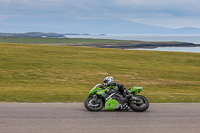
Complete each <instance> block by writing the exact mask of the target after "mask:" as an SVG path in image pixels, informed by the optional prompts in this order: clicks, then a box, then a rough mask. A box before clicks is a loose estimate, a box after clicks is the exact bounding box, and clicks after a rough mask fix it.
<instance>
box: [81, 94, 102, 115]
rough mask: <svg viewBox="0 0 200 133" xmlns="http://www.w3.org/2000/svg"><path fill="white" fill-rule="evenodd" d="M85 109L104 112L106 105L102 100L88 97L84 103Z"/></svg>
mask: <svg viewBox="0 0 200 133" xmlns="http://www.w3.org/2000/svg"><path fill="white" fill-rule="evenodd" d="M84 105H85V108H86V109H87V110H89V111H100V110H102V108H103V106H104V103H103V101H102V99H101V98H99V97H98V98H97V99H93V97H92V96H90V97H88V98H87V99H86V100H85V102H84Z"/></svg>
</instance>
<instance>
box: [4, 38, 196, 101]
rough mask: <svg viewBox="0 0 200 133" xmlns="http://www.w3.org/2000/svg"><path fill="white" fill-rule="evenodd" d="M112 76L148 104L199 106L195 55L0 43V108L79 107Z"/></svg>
mask: <svg viewBox="0 0 200 133" xmlns="http://www.w3.org/2000/svg"><path fill="white" fill-rule="evenodd" d="M0 42H2V41H0ZM110 75H111V76H113V77H114V78H115V79H116V81H118V82H119V83H123V84H124V85H125V86H126V87H127V88H131V87H132V86H133V85H135V86H143V87H144V90H143V91H142V93H141V95H144V96H146V97H147V98H148V99H149V101H150V102H200V54H199V53H181V52H179V53H178V52H158V51H137V50H120V49H103V48H89V47H75V46H48V45H35V44H34V45H31V44H29V45H28V44H9V43H0V101H1V102H83V101H84V100H85V99H86V97H87V95H88V92H89V90H90V89H91V88H92V87H93V86H94V85H96V84H97V83H102V82H103V79H104V77H106V76H110Z"/></svg>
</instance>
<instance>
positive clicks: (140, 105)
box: [129, 95, 149, 112]
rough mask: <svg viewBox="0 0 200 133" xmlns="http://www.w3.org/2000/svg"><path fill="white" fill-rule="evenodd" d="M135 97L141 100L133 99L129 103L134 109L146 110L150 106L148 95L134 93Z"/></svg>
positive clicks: (138, 110)
mask: <svg viewBox="0 0 200 133" xmlns="http://www.w3.org/2000/svg"><path fill="white" fill-rule="evenodd" d="M134 97H137V98H138V99H140V101H132V102H130V103H129V106H130V108H131V109H132V110H133V111H136V112H144V111H146V110H147V109H148V108H149V101H148V100H147V98H146V97H144V96H141V95H134Z"/></svg>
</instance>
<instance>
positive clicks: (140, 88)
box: [129, 87, 143, 95]
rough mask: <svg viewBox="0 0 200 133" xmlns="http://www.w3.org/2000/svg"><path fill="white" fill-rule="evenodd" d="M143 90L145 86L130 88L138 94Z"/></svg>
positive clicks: (131, 91)
mask: <svg viewBox="0 0 200 133" xmlns="http://www.w3.org/2000/svg"><path fill="white" fill-rule="evenodd" d="M142 90H143V87H132V88H131V89H129V92H130V93H132V94H133V95H136V94H138V93H140V92H141V91H142Z"/></svg>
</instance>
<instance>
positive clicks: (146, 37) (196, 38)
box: [65, 34, 200, 53]
mask: <svg viewBox="0 0 200 133" xmlns="http://www.w3.org/2000/svg"><path fill="white" fill-rule="evenodd" d="M65 37H68V38H92V39H115V40H136V41H179V42H189V43H194V44H200V34H103V35H102V34H89V35H66V36H65ZM134 50H135V49H134ZM137 50H156V51H174V52H194V53H200V47H158V48H153V49H143V48H138V49H137Z"/></svg>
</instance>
